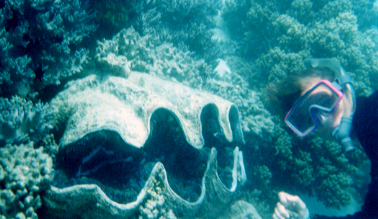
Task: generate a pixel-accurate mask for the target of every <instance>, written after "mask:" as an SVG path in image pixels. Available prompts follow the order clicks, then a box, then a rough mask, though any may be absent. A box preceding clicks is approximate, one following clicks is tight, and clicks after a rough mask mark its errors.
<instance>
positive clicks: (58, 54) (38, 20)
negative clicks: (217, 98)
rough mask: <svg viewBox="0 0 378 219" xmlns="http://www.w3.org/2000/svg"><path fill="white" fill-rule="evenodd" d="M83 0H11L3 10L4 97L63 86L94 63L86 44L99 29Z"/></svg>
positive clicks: (0, 76) (0, 42)
mask: <svg viewBox="0 0 378 219" xmlns="http://www.w3.org/2000/svg"><path fill="white" fill-rule="evenodd" d="M93 17H94V14H93V13H92V14H91V13H89V12H88V6H87V5H86V4H83V3H82V2H81V1H80V0H74V1H70V2H64V1H53V0H39V1H37V0H28V1H20V0H7V1H4V3H3V7H2V8H1V9H0V38H1V39H0V46H1V52H0V53H1V54H0V56H1V65H0V72H1V73H0V81H1V82H0V83H1V84H3V86H2V89H1V93H0V94H1V95H2V96H8V97H10V96H11V95H14V94H18V95H21V96H26V95H27V94H30V93H33V92H34V91H38V90H39V89H40V88H41V86H43V85H50V84H59V83H60V81H61V80H62V79H64V78H67V77H69V76H71V75H73V74H75V73H77V72H80V70H81V68H82V66H83V65H84V64H85V63H87V61H88V60H89V57H88V53H89V51H88V50H87V49H85V48H81V47H80V44H81V42H82V40H83V39H84V38H85V37H87V36H88V35H89V34H90V33H92V32H93V31H94V30H95V29H96V26H95V25H94V23H93V22H92V21H91V19H92V18H93Z"/></svg>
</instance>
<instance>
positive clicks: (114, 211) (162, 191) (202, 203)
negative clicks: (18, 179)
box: [44, 147, 260, 218]
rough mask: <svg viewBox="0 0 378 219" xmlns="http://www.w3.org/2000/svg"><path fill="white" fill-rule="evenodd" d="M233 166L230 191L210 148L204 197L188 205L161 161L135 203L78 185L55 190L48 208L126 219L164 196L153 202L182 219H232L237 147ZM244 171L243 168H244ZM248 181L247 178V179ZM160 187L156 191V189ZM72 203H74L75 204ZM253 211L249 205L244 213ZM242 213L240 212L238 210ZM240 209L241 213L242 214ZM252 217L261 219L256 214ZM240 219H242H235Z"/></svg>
mask: <svg viewBox="0 0 378 219" xmlns="http://www.w3.org/2000/svg"><path fill="white" fill-rule="evenodd" d="M233 153H234V165H233V170H232V173H233V174H232V175H233V177H232V178H233V179H232V186H231V188H227V187H226V186H225V185H224V184H223V183H222V181H221V180H220V179H219V176H218V173H217V166H218V165H217V151H216V149H215V148H212V149H211V154H210V157H209V161H208V164H207V169H206V172H205V174H204V177H203V179H202V185H201V195H200V197H199V199H198V200H197V201H195V202H188V201H186V200H184V199H182V198H181V197H180V196H178V195H177V194H176V193H175V192H174V191H173V190H172V189H171V187H170V186H169V183H168V180H167V173H166V170H165V168H164V166H163V164H161V163H160V162H158V163H157V164H156V165H155V167H154V168H153V170H152V172H151V175H150V177H149V179H148V180H147V182H146V184H145V186H144V188H143V189H142V191H141V192H140V193H139V195H138V197H137V199H136V200H135V201H134V202H131V203H127V204H120V203H117V202H114V201H112V200H110V199H109V198H108V197H107V196H106V195H105V193H104V192H102V190H101V189H100V188H99V187H98V186H97V185H93V184H91V185H76V186H72V187H68V188H64V189H59V188H56V187H52V189H51V190H50V191H49V192H48V193H47V194H46V196H45V197H44V200H45V203H46V205H47V206H48V208H49V209H50V210H51V211H52V212H53V213H54V214H55V215H64V218H72V217H78V216H79V215H80V218H94V217H95V218H108V217H111V218H125V217H130V216H132V215H133V214H134V213H135V212H136V211H138V210H139V209H140V205H142V204H143V203H146V202H151V201H148V199H150V198H151V196H155V197H156V195H163V197H160V200H159V198H156V200H154V201H153V202H155V204H157V205H158V203H159V202H161V205H163V204H164V206H167V207H169V208H170V209H172V210H173V211H174V212H175V214H176V216H177V217H179V218H182V217H185V218H190V217H193V216H195V215H200V216H201V217H202V218H214V217H216V218H230V217H222V215H223V214H227V211H225V210H226V209H228V208H229V205H230V204H231V202H232V201H233V197H234V192H235V190H236V187H237V184H238V183H243V180H241V178H242V175H243V173H242V172H243V168H244V167H243V165H242V160H240V159H242V156H240V155H241V152H240V151H239V149H238V147H236V148H235V149H234V151H233ZM241 168H242V169H241ZM244 180H245V179H244ZM157 187H158V188H159V189H158V190H156V188H157ZM73 203H75V204H74V205H73ZM250 208H253V206H251V205H248V206H247V207H244V209H243V210H246V209H250ZM239 210H240V209H239ZM239 210H238V211H239ZM253 216H254V217H251V218H260V216H259V215H258V213H257V212H253ZM235 218H239V217H235Z"/></svg>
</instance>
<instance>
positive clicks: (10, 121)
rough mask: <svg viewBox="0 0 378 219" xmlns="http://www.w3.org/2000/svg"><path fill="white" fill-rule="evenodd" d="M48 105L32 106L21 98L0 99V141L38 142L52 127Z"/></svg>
mask: <svg viewBox="0 0 378 219" xmlns="http://www.w3.org/2000/svg"><path fill="white" fill-rule="evenodd" d="M53 118H54V113H53V111H52V110H51V109H50V108H49V105H48V104H43V103H41V102H38V103H37V104H35V105H34V104H33V103H32V102H31V101H26V100H25V99H23V98H21V97H17V96H14V97H13V98H12V99H11V100H8V99H6V98H0V140H1V141H4V142H6V143H12V144H13V143H22V142H26V141H28V140H33V141H38V140H40V138H42V137H44V136H45V135H46V134H47V133H48V131H49V130H50V129H52V127H53V123H54V122H53V120H54V119H53Z"/></svg>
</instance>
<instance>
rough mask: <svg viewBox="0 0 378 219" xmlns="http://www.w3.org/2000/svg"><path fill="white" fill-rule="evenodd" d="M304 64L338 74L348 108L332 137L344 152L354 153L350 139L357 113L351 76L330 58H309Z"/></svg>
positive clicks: (337, 78)
mask: <svg viewBox="0 0 378 219" xmlns="http://www.w3.org/2000/svg"><path fill="white" fill-rule="evenodd" d="M304 64H305V66H306V67H307V68H316V67H318V68H329V69H330V70H332V71H333V72H334V73H335V74H336V80H335V82H336V83H337V84H339V85H340V86H341V87H342V92H343V94H344V98H345V101H344V103H345V106H346V107H344V112H343V116H342V118H341V121H340V125H339V126H337V127H336V128H335V129H334V130H333V132H332V135H333V137H334V138H335V139H336V140H337V141H339V142H340V143H341V145H342V146H343V150H344V152H350V151H353V150H354V149H355V148H354V146H353V142H352V139H351V138H350V131H351V130H352V121H353V115H354V112H355V111H356V97H355V95H354V89H353V86H352V80H351V78H350V76H349V75H348V74H347V73H346V72H345V70H344V68H343V67H342V66H341V65H340V64H339V63H338V62H337V61H335V60H333V59H330V58H321V59H316V58H307V59H306V60H305V61H304Z"/></svg>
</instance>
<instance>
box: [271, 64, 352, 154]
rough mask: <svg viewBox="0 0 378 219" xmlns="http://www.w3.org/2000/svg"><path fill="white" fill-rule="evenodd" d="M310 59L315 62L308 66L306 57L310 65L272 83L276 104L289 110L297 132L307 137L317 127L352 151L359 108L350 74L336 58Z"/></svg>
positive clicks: (321, 134)
mask: <svg viewBox="0 0 378 219" xmlns="http://www.w3.org/2000/svg"><path fill="white" fill-rule="evenodd" d="M310 61H313V62H310V63H311V64H312V63H315V65H312V66H308V65H309V64H308V63H309V61H308V60H306V62H307V66H308V69H306V70H304V71H302V72H296V73H294V74H293V75H291V76H288V77H287V78H286V79H284V80H282V81H280V82H279V83H277V84H274V85H270V86H268V90H267V93H268V95H269V96H270V97H273V98H270V99H271V100H272V101H273V102H274V101H275V102H277V104H276V106H281V109H282V111H281V113H286V116H285V122H286V124H287V125H288V126H289V127H290V128H291V129H292V130H293V131H294V132H295V133H296V134H297V135H299V136H301V137H304V136H306V135H308V134H309V133H311V132H313V131H315V130H317V131H316V132H317V134H318V135H320V136H322V137H326V138H331V137H332V136H333V137H335V138H336V139H337V140H338V141H339V142H340V143H341V144H342V145H343V148H344V150H345V151H350V150H352V149H353V144H352V143H351V139H350V137H349V135H350V130H351V121H352V117H353V113H354V108H355V101H354V92H353V88H352V86H351V84H350V78H349V77H348V76H347V75H346V74H345V71H344V69H342V67H341V66H340V65H338V63H336V62H335V61H334V60H331V59H311V60H310ZM348 79H349V80H348ZM345 117H346V118H347V119H345ZM342 118H344V119H342ZM342 121H343V122H342ZM340 124H342V125H340Z"/></svg>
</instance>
